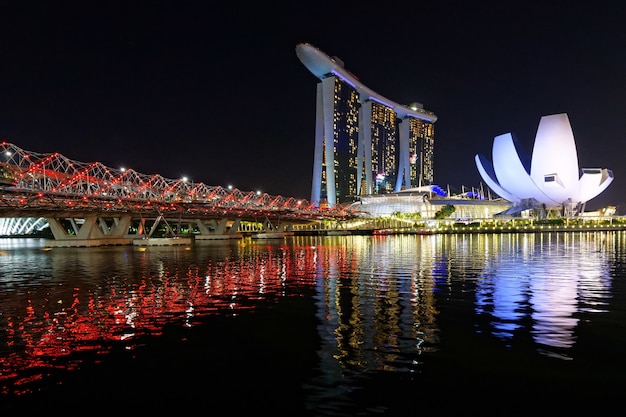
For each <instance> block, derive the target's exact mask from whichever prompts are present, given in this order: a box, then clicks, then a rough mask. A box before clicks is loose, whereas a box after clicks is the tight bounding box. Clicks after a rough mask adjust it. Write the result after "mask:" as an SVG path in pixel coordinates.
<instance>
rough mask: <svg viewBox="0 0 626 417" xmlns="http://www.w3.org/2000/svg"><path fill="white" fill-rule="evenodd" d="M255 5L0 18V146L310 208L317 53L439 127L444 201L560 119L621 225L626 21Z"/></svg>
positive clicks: (569, 12) (537, 10)
mask: <svg viewBox="0 0 626 417" xmlns="http://www.w3.org/2000/svg"><path fill="white" fill-rule="evenodd" d="M250 3H251V4H253V6H249V5H246V2H226V1H223V2H214V1H184V0H177V1H144V2H138V1H131V0H127V1H120V2H118V1H105V0H102V1H89V0H85V1H76V2H67V1H41V2H37V1H4V0H0V59H1V64H0V140H3V141H7V142H11V143H13V144H15V145H17V146H18V147H20V148H22V149H25V150H29V151H34V152H37V153H49V152H59V153H61V154H63V155H64V156H66V157H68V158H70V159H73V160H76V161H82V162H94V161H99V162H101V163H103V164H105V165H107V166H110V167H115V168H119V167H122V166H124V167H129V168H133V169H134V170H135V171H138V172H140V173H143V174H156V173H158V174H160V175H162V176H164V177H166V178H171V179H173V178H179V177H181V176H183V175H185V176H187V177H189V178H191V179H192V180H193V181H196V182H203V183H205V184H208V185H222V186H226V185H229V184H231V185H233V186H235V187H236V188H238V189H240V190H243V191H249V190H261V191H263V192H267V193H269V194H272V195H282V196H287V197H297V198H304V199H307V200H308V199H309V198H310V193H311V177H312V170H313V144H314V125H315V92H316V84H317V82H318V80H317V78H316V77H315V76H314V75H313V74H311V73H310V72H309V71H308V70H307V69H306V67H304V65H303V64H302V63H301V62H300V61H299V59H298V58H297V56H296V53H295V47H296V45H297V44H298V43H300V42H308V43H311V44H312V45H314V46H316V47H318V48H319V49H321V50H322V51H324V52H325V53H327V54H328V55H330V56H333V55H334V56H338V57H339V58H341V60H343V61H344V63H345V66H346V69H348V70H349V71H351V72H352V73H354V74H355V75H356V76H357V77H358V78H359V79H360V80H361V81H362V82H363V84H365V85H366V86H367V87H369V88H370V89H372V90H374V91H375V92H377V93H379V94H381V95H383V96H385V97H387V98H389V99H390V100H393V101H395V102H398V103H405V104H409V103H412V102H415V101H417V102H420V103H422V104H423V105H424V108H425V109H427V110H430V111H433V112H434V113H435V114H436V115H437V116H438V121H437V122H436V123H435V182H436V183H437V184H439V185H440V186H442V187H446V186H450V187H451V188H452V189H460V188H461V186H465V187H476V186H479V184H480V182H481V178H480V175H479V173H478V170H477V168H476V165H475V163H474V155H475V154H477V153H481V154H485V155H486V156H487V157H488V158H489V159H491V145H492V143H493V138H494V137H495V136H497V135H499V134H502V133H507V132H512V133H513V134H515V135H516V136H517V137H518V139H519V140H520V142H521V143H522V145H523V146H524V148H525V149H526V151H527V152H528V153H529V154H530V153H531V152H532V146H533V143H534V137H535V133H536V129H537V126H538V123H539V119H540V118H541V116H543V115H548V114H555V113H567V114H568V115H569V119H570V122H571V124H572V128H573V131H574V138H575V140H576V145H577V149H578V158H579V166H580V167H581V168H583V167H584V168H587V167H590V168H591V167H600V168H609V169H612V170H613V173H614V175H615V180H614V181H613V183H612V184H611V185H610V186H609V188H608V189H607V190H606V191H605V192H604V193H602V194H601V195H600V196H598V197H596V198H594V199H593V200H591V201H589V202H588V203H587V209H588V210H590V209H596V208H599V207H603V206H606V205H615V206H617V207H618V211H619V213H620V214H625V212H626V203H625V201H626V164H625V163H624V162H623V161H624V160H625V159H626V153H625V151H624V148H625V139H626V6H623V5H622V4H626V3H622V2H618V1H616V2H613V3H607V2H594V3H588V2H585V3H584V4H583V5H581V6H573V5H572V4H573V2H547V1H545V2H536V3H535V2H530V1H529V2H504V1H503V2H480V1H476V2H443V1H442V2H437V1H433V2H415V1H413V2H408V1H403V2H395V1H385V2H381V3H379V5H380V8H377V7H371V6H365V4H366V3H365V2H354V3H349V2H293V3H294V4H293V5H280V6H274V5H272V3H271V2H250ZM298 3H301V4H298ZM555 157H558V155H555Z"/></svg>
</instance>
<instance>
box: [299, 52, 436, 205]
mask: <svg viewBox="0 0 626 417" xmlns="http://www.w3.org/2000/svg"><path fill="white" fill-rule="evenodd" d="M296 54H297V55H298V57H299V58H300V60H301V61H302V63H303V64H304V65H305V66H306V67H307V68H308V69H309V71H311V72H312V73H313V74H314V75H315V76H316V77H318V78H319V79H320V82H319V83H318V85H317V96H316V123H315V150H314V158H313V181H312V187H311V202H313V203H314V204H317V205H324V204H327V205H328V206H330V207H332V206H334V205H335V204H343V203H350V202H353V201H355V200H356V199H357V197H358V196H363V195H374V194H387V193H391V192H398V191H401V190H403V189H408V188H414V187H419V186H422V185H430V184H433V180H434V169H433V152H434V123H435V122H436V120H437V117H436V116H435V115H434V113H432V112H429V111H426V110H424V108H423V106H422V105H421V104H419V103H413V104H411V105H409V106H405V105H401V104H398V103H395V102H393V101H391V100H389V99H387V98H385V97H383V96H381V95H379V94H377V93H375V92H373V91H372V90H370V89H369V88H367V87H366V86H364V85H363V84H362V83H361V82H360V81H359V80H358V79H357V78H356V77H355V76H354V75H353V74H351V73H350V72H349V71H347V70H346V69H345V68H344V65H343V62H342V61H341V60H340V59H339V58H337V57H333V58H331V57H329V56H328V55H326V54H325V53H323V52H322V51H320V50H319V49H317V48H315V47H313V46H311V45H310V44H299V45H297V47H296Z"/></svg>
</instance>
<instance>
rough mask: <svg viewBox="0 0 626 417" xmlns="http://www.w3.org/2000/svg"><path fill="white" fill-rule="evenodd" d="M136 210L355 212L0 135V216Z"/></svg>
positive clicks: (210, 215)
mask: <svg viewBox="0 0 626 417" xmlns="http://www.w3.org/2000/svg"><path fill="white" fill-rule="evenodd" d="M118 215H129V216H132V217H137V216H142V217H156V216H161V217H163V218H166V217H169V218H176V217H177V218H179V219H180V218H183V217H184V218H188V219H196V220H198V219H227V218H228V219H237V220H238V221H251V222H254V221H264V220H268V221H273V222H276V221H282V222H285V221H290V222H308V221H316V220H324V219H332V220H345V219H350V218H353V217H355V213H353V212H351V210H350V208H349V206H347V205H345V206H344V205H336V206H335V207H322V208H320V207H319V206H318V205H317V204H314V203H312V202H309V201H307V200H303V199H299V198H294V197H283V196H280V195H269V194H267V193H261V192H258V191H241V190H239V189H236V188H230V187H222V186H210V185H206V184H204V183H202V182H190V181H188V180H186V179H185V178H179V179H169V178H164V177H163V176H161V175H159V174H151V175H149V174H143V173H140V172H136V171H134V170H133V169H123V168H119V169H116V168H111V167H108V166H105V165H103V164H102V163H100V162H89V163H87V162H80V161H76V160H72V159H70V158H68V157H66V156H64V155H62V154H60V153H37V152H32V151H27V150H24V149H22V148H20V147H18V146H16V145H14V144H12V143H8V142H2V143H0V218H35V219H36V218H46V219H51V218H57V219H61V218H85V217H89V216H92V217H94V216H95V217H99V218H103V217H111V218H115V217H116V216H118Z"/></svg>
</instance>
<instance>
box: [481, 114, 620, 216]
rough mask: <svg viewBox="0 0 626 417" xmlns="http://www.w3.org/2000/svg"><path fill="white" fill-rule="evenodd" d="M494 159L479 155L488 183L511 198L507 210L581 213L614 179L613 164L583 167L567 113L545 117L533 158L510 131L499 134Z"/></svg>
mask: <svg viewBox="0 0 626 417" xmlns="http://www.w3.org/2000/svg"><path fill="white" fill-rule="evenodd" d="M492 158H493V159H492V161H489V160H488V159H487V158H486V157H484V156H483V155H476V156H475V162H476V166H477V168H478V171H479V173H480V175H481V177H482V179H483V180H484V181H485V183H486V184H487V186H489V188H490V189H491V190H492V191H493V192H494V193H496V194H497V195H499V196H500V197H502V198H503V199H505V200H507V201H510V202H511V203H512V206H511V207H510V208H509V209H508V210H506V212H504V213H503V214H511V215H515V214H517V213H520V212H522V211H524V210H531V209H534V210H537V209H539V210H547V209H556V208H558V209H560V210H561V212H562V214H564V215H567V216H572V215H578V214H581V213H582V212H583V211H584V208H585V203H586V202H587V201H589V200H591V199H593V198H594V197H596V196H597V195H599V194H600V193H602V192H603V191H604V190H605V189H606V188H607V187H608V186H609V185H610V184H611V182H613V172H612V171H611V170H610V169H607V168H582V169H579V167H578V154H577V151H576V144H575V142H574V134H573V132H572V127H571V125H570V122H569V118H568V116H567V114H565V113H561V114H553V115H549V116H543V117H542V118H541V120H540V122H539V127H538V128H537V134H536V137H535V143H534V147H533V152H532V155H531V156H530V157H529V156H527V155H526V154H525V153H524V150H523V149H522V147H521V146H520V144H519V143H518V141H517V139H516V138H515V136H514V135H513V134H511V133H505V134H502V135H499V136H496V137H495V139H494V142H493V148H492Z"/></svg>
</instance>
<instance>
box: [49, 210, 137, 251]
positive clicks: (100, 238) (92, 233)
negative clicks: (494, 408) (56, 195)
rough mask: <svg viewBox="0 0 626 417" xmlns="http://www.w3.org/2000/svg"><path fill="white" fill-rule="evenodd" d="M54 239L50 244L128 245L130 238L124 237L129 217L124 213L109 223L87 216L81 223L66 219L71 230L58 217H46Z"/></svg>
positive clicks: (129, 220)
mask: <svg viewBox="0 0 626 417" xmlns="http://www.w3.org/2000/svg"><path fill="white" fill-rule="evenodd" d="M46 220H47V221H48V224H49V225H50V231H51V232H52V236H54V240H53V241H51V242H50V245H51V246H103V245H128V244H131V243H132V239H131V238H127V237H125V236H126V235H127V233H128V228H129V226H130V222H131V217H130V216H129V215H125V216H122V217H117V218H113V219H111V220H110V223H111V224H110V225H109V224H108V223H107V221H106V220H105V219H103V218H99V217H98V216H88V217H85V218H84V221H83V223H82V224H81V225H79V224H78V223H77V222H76V219H66V220H68V221H69V222H70V225H71V228H72V230H71V232H73V234H71V233H70V231H68V230H67V228H66V227H65V226H64V225H63V224H62V223H61V219H59V218H55V217H52V218H46Z"/></svg>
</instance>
